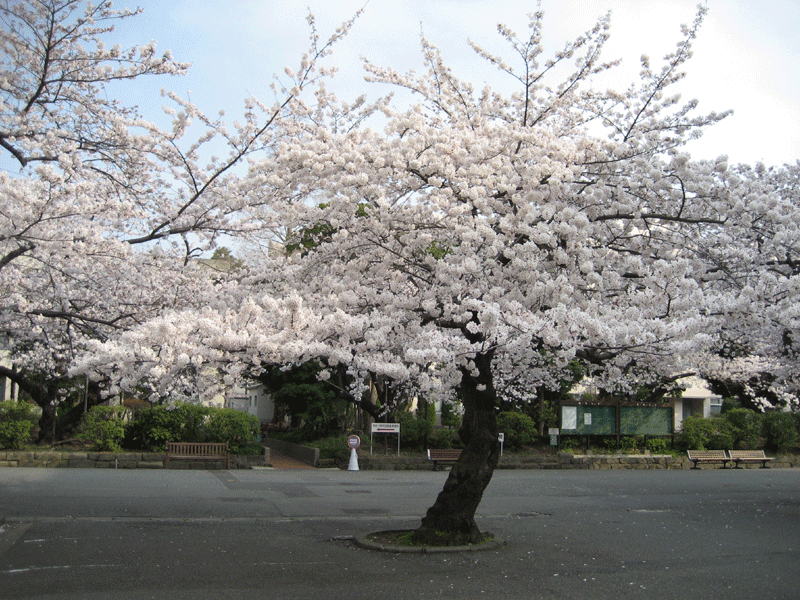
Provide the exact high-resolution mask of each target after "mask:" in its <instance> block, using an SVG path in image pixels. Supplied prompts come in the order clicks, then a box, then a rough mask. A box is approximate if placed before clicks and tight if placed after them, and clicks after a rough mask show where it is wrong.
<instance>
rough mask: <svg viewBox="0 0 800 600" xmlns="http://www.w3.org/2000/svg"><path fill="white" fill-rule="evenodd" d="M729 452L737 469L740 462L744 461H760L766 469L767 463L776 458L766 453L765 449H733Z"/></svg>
mask: <svg viewBox="0 0 800 600" xmlns="http://www.w3.org/2000/svg"><path fill="white" fill-rule="evenodd" d="M729 454H730V457H731V460H732V461H733V463H734V465H736V468H737V469H738V468H740V467H739V463H742V462H760V463H761V468H762V469H766V468H768V467H767V463H768V462H769V461H771V460H775V459H774V458H772V457H771V456H767V455H766V454H764V451H763V450H731V451H730V452H729Z"/></svg>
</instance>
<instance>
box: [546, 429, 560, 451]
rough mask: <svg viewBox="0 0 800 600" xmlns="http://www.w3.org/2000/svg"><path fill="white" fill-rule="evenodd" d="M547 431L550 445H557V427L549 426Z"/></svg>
mask: <svg viewBox="0 0 800 600" xmlns="http://www.w3.org/2000/svg"><path fill="white" fill-rule="evenodd" d="M548 433H549V434H550V445H551V446H558V427H551V428H550V429H549V430H548Z"/></svg>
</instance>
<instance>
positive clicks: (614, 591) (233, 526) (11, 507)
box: [0, 468, 800, 600]
mask: <svg viewBox="0 0 800 600" xmlns="http://www.w3.org/2000/svg"><path fill="white" fill-rule="evenodd" d="M445 477H446V473H444V472H436V473H434V472H430V471H411V472H376V471H358V472H348V471H338V470H311V471H276V470H253V471H233V472H229V471H146V470H139V471H129V470H118V471H117V470H97V469H93V470H82V469H21V468H19V469H0V515H5V517H6V519H7V522H6V524H5V525H4V526H3V527H2V528H0V599H11V598H13V599H15V600H16V599H20V600H21V599H32V598H36V599H39V600H45V599H54V598H58V599H62V600H63V599H70V600H73V599H74V600H77V599H81V600H100V599H111V598H113V599H122V600H143V599H151V598H156V599H162V598H164V599H169V600H189V599H192V600H197V599H206V598H207V599H214V600H228V599H231V600H233V599H237V600H238V599H250V598H259V599H263V598H280V599H281V600H294V599H312V598H313V599H316V598H325V599H326V600H338V599H344V598H347V599H359V598H370V599H371V598H387V599H392V600H394V599H405V598H425V599H431V598H458V599H461V600H470V599H473V598H480V597H486V598H497V599H514V600H521V599H558V600H563V599H575V600H577V599H580V600H594V599H598V600H600V599H602V600H606V599H609V598H637V599H638V598H641V599H645V600H650V599H653V600H655V599H658V600H664V599H666V600H669V599H673V598H674V599H680V600H692V599H702V600H715V599H720V600H721V599H725V600H753V599H758V600H770V599H776V600H797V599H798V598H800V470H797V469H795V470H782V469H767V470H761V469H744V470H710V469H706V470H699V471H498V472H496V473H495V476H494V479H493V481H492V483H491V484H490V486H489V489H488V490H487V493H486V495H485V498H484V501H483V503H482V504H481V507H480V509H479V523H480V525H481V527H482V528H483V529H484V530H486V531H491V532H494V533H495V534H496V535H498V536H500V537H502V538H504V539H505V540H507V542H508V544H507V546H505V547H504V548H502V549H500V550H498V551H492V552H481V553H473V554H436V555H434V554H430V555H401V554H388V553H379V552H372V551H367V550H363V549H360V548H357V547H355V546H354V544H353V543H352V541H351V539H350V538H351V537H352V536H354V535H358V534H362V533H366V532H369V531H377V530H381V529H402V528H409V527H413V526H415V525H416V524H417V523H418V521H419V517H420V516H421V515H422V514H424V512H425V510H426V508H427V507H428V506H429V505H430V504H431V503H432V500H433V498H434V497H435V495H436V493H437V492H438V491H439V489H440V488H441V485H442V483H443V482H444V479H445Z"/></svg>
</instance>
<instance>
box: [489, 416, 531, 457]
mask: <svg viewBox="0 0 800 600" xmlns="http://www.w3.org/2000/svg"><path fill="white" fill-rule="evenodd" d="M497 428H498V431H500V432H502V433H503V434H504V435H505V439H504V442H503V444H504V446H505V447H506V448H508V449H509V450H519V449H520V448H522V447H523V446H530V445H531V444H533V443H534V442H535V441H536V438H537V436H538V434H539V433H538V431H537V430H536V423H535V422H534V420H533V419H531V418H530V417H529V416H528V415H526V414H523V413H518V412H501V413H500V414H499V415H497Z"/></svg>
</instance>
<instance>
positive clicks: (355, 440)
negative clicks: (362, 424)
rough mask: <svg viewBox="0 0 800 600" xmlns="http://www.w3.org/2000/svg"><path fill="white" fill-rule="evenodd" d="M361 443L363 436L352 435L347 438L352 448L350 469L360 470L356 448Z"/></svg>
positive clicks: (348, 445)
mask: <svg viewBox="0 0 800 600" xmlns="http://www.w3.org/2000/svg"><path fill="white" fill-rule="evenodd" d="M360 445H361V438H360V437H358V436H357V435H351V436H350V437H349V438H347V447H348V448H350V464H349V465H348V466H347V470H348V471H358V454H357V453H356V450H358V447H359V446H360Z"/></svg>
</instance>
